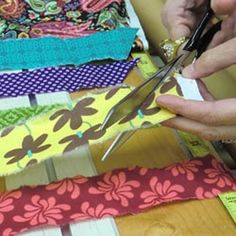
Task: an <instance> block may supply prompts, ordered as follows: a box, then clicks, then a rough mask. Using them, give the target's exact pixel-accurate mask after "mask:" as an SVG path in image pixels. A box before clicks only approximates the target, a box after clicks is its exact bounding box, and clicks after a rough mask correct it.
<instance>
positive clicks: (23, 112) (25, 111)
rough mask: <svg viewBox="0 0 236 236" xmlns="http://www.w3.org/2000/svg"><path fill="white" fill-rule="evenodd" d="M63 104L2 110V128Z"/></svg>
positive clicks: (0, 120) (0, 125) (0, 121)
mask: <svg viewBox="0 0 236 236" xmlns="http://www.w3.org/2000/svg"><path fill="white" fill-rule="evenodd" d="M60 106H62V105H61V104H54V105H48V106H36V107H20V108H15V109H9V110H0V129H3V128H5V127H7V126H11V125H15V124H18V123H22V122H24V121H27V120H28V119H30V118H33V117H35V116H37V115H40V114H43V113H47V112H48V111H51V110H53V109H56V108H59V107H60Z"/></svg>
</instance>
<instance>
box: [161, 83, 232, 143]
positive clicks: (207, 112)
mask: <svg viewBox="0 0 236 236" xmlns="http://www.w3.org/2000/svg"><path fill="white" fill-rule="evenodd" d="M198 82H199V89H200V91H201V93H202V96H203V97H204V99H205V100H206V101H203V102H201V101H193V100H185V99H182V98H179V97H177V96H172V95H162V96H160V97H158V98H157V104H158V105H159V106H161V107H164V108H166V109H168V110H170V111H171V112H173V113H175V114H177V115H179V116H177V117H175V118H172V119H170V120H167V121H165V122H163V123H162V125H164V126H167V127H170V128H174V129H180V130H183V131H186V132H190V133H193V134H195V135H197V136H200V137H201V138H203V139H205V140H217V141H218V140H230V139H236V99H226V100H221V101H214V99H213V97H212V96H211V95H210V94H209V92H208V91H207V89H206V87H205V86H204V84H203V83H202V82H201V81H200V80H198Z"/></svg>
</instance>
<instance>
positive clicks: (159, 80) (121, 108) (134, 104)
mask: <svg viewBox="0 0 236 236" xmlns="http://www.w3.org/2000/svg"><path fill="white" fill-rule="evenodd" d="M213 16H214V12H213V10H212V9H211V7H210V1H208V3H207V7H206V12H205V13H204V15H203V17H202V19H201V20H200V23H199V24H198V26H197V27H196V29H195V30H194V31H193V33H192V35H191V37H190V39H189V40H188V41H187V43H186V45H185V46H184V48H183V50H182V53H181V54H180V55H179V56H177V57H176V58H175V59H173V60H172V61H171V62H169V63H168V64H167V65H165V66H164V67H163V68H162V69H160V70H159V71H157V72H156V73H155V74H154V75H153V76H151V77H150V78H149V79H147V80H146V81H145V82H144V83H142V84H141V85H140V86H138V87H136V88H135V89H134V90H133V91H132V92H130V93H129V94H128V95H127V96H125V97H124V98H122V99H121V100H120V101H119V102H118V103H117V104H116V105H115V106H114V107H112V109H111V110H110V111H109V112H108V114H107V116H106V117H105V120H104V122H103V123H102V125H101V127H100V129H101V130H106V129H107V128H109V127H110V126H112V125H113V124H114V123H116V122H118V121H119V120H120V119H121V118H123V117H125V116H126V115H128V114H130V113H137V112H138V111H139V109H140V107H141V106H142V105H143V103H144V102H145V101H146V100H147V99H149V98H150V96H152V94H153V93H154V92H155V90H157V89H158V88H159V87H160V86H161V85H162V84H163V83H165V81H166V80H168V79H169V76H170V75H171V74H172V73H174V72H179V71H180V69H181V67H182V66H183V64H184V62H185V61H186V59H187V58H188V57H189V56H190V54H192V53H193V52H195V59H196V58H198V57H199V56H200V55H201V54H202V53H203V52H204V51H205V49H206V48H207V46H208V44H209V43H210V41H211V40H212V38H213V36H214V35H215V33H216V32H217V31H219V30H220V28H221V22H220V21H219V22H218V23H216V24H215V25H213V26H212V27H211V28H210V29H209V30H208V31H207V32H206V33H204V31H205V30H206V27H207V25H208V23H209V22H210V20H211V19H212V18H213ZM203 33H204V34H203ZM202 35H203V36H202ZM134 133H135V131H126V132H123V133H120V134H119V135H118V136H117V137H116V139H115V140H114V141H113V143H112V144H111V146H110V147H109V148H108V150H107V151H106V153H105V154H104V156H103V157H102V161H104V160H105V159H106V158H107V157H108V156H110V155H111V153H113V152H114V151H115V150H117V149H118V148H119V147H120V146H121V145H122V144H124V143H125V142H126V141H127V140H128V139H129V138H130V137H131V136H132V135H133V134H134Z"/></svg>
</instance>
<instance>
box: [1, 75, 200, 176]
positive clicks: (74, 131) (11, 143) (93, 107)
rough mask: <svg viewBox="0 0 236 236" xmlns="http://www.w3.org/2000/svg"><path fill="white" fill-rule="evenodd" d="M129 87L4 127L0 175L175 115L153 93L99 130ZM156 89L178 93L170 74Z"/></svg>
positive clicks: (103, 92) (96, 94) (17, 170)
mask: <svg viewBox="0 0 236 236" xmlns="http://www.w3.org/2000/svg"><path fill="white" fill-rule="evenodd" d="M131 90H132V88H130V87H117V88H113V89H110V90H108V91H104V90H102V91H101V90H97V91H96V93H94V94H89V95H87V96H85V97H83V98H81V99H80V100H79V101H78V102H74V103H72V104H67V105H65V106H64V107H62V108H60V109H57V110H53V111H50V112H48V113H47V114H44V115H42V116H38V117H35V118H34V119H32V120H29V121H27V122H26V123H24V124H22V125H19V126H12V127H8V128H6V129H5V130H3V131H2V133H1V137H0V147H1V149H0V156H1V158H0V176H3V175H8V174H12V173H15V172H19V171H21V170H23V169H24V168H26V167H27V166H29V165H33V164H36V163H39V162H41V161H44V160H46V159H48V158H50V157H56V156H60V155H62V154H63V153H66V152H70V151H72V150H74V149H75V148H77V147H79V146H81V145H85V144H88V143H89V144H94V143H98V142H104V141H105V140H107V139H109V138H111V137H113V136H115V135H117V134H118V133H120V132H122V131H127V130H133V129H138V128H146V127H150V126H151V125H153V124H158V123H160V122H162V121H164V120H167V119H170V118H172V117H174V116H175V115H174V114H172V113H171V112H169V111H166V110H164V109H161V108H159V107H157V105H156V102H155V94H154V93H153V94H152V96H150V98H149V99H148V100H146V102H145V103H144V104H143V105H142V107H141V108H140V110H139V111H138V113H133V112H131V113H130V114H128V115H127V116H126V117H124V118H123V119H121V120H120V121H119V122H118V123H116V124H114V125H113V126H111V127H109V128H108V129H107V130H106V131H101V130H100V129H99V128H100V125H101V123H102V122H103V120H104V119H105V116H106V115H107V113H108V111H109V110H110V109H111V108H112V107H113V106H114V105H115V104H116V103H117V102H118V101H119V100H121V99H122V98H123V97H125V96H126V95H127V94H129V93H130V91H131ZM196 90H197V88H196ZM159 93H170V94H175V95H180V96H181V95H182V91H181V88H180V86H179V85H178V83H177V82H176V80H175V79H174V78H173V77H172V78H170V80H169V81H168V82H167V83H166V84H164V85H163V86H162V87H161V88H160V90H159V91H157V92H156V94H159Z"/></svg>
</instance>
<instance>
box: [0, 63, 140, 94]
mask: <svg viewBox="0 0 236 236" xmlns="http://www.w3.org/2000/svg"><path fill="white" fill-rule="evenodd" d="M136 63H137V60H133V61H130V62H123V61H118V62H114V63H109V64H104V65H89V64H85V65H82V66H80V67H57V68H54V67H53V68H44V69H38V70H33V71H26V72H19V73H11V74H8V73H5V74H1V75H0V97H15V96H24V95H29V94H36V93H37V94H39V93H50V92H58V91H66V92H69V93H73V92H75V91H78V90H80V89H89V88H97V87H109V86H115V85H118V84H122V82H123V81H124V79H125V77H126V76H127V74H128V72H129V71H130V70H131V69H132V68H133V67H134V66H135V65H136Z"/></svg>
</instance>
